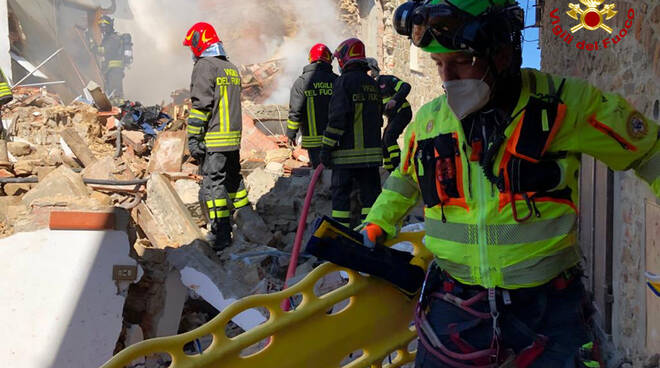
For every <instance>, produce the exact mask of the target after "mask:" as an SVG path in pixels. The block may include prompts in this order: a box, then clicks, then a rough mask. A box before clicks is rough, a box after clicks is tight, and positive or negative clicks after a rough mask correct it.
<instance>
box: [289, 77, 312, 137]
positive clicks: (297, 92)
mask: <svg viewBox="0 0 660 368" xmlns="http://www.w3.org/2000/svg"><path fill="white" fill-rule="evenodd" d="M306 102H307V100H306V97H305V91H304V90H303V79H302V78H298V79H296V82H295V83H294V84H293V87H291V96H290V98H289V120H288V122H287V131H286V135H287V137H289V138H291V139H294V138H295V137H296V134H297V133H298V129H300V123H301V122H302V119H303V114H305V103H306Z"/></svg>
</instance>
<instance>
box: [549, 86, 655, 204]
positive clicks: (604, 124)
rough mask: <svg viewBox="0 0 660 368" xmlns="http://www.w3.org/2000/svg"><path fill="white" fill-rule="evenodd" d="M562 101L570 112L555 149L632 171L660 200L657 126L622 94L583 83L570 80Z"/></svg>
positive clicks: (559, 133) (561, 128)
mask: <svg viewBox="0 0 660 368" xmlns="http://www.w3.org/2000/svg"><path fill="white" fill-rule="evenodd" d="M562 99H563V101H565V103H566V104H567V113H566V118H565V119H564V122H563V124H562V126H561V127H560V129H559V132H558V134H557V137H556V139H555V141H554V143H553V145H552V149H553V150H557V151H573V152H576V151H577V152H581V153H586V154H588V155H591V156H593V157H595V158H597V159H598V160H601V161H602V162H604V163H605V164H607V166H609V167H610V168H612V169H613V170H630V169H633V170H635V172H636V173H637V175H638V176H639V177H640V178H642V179H643V180H644V181H646V182H647V183H649V184H650V185H651V187H652V189H653V191H654V193H655V195H656V196H658V197H660V177H659V176H660V141H659V140H658V134H659V132H658V124H657V123H656V122H654V121H652V120H650V119H648V118H646V117H645V116H643V115H642V114H641V113H639V112H637V111H636V110H635V108H633V107H632V106H631V105H630V104H629V103H628V102H627V101H626V100H625V99H624V98H623V97H621V96H620V95H618V94H615V93H605V92H601V91H600V90H598V89H597V88H595V87H593V86H591V85H589V84H588V83H586V82H583V81H577V80H570V79H569V80H567V81H566V89H565V90H564V93H563V94H562ZM571 110H572V111H574V113H570V111H571Z"/></svg>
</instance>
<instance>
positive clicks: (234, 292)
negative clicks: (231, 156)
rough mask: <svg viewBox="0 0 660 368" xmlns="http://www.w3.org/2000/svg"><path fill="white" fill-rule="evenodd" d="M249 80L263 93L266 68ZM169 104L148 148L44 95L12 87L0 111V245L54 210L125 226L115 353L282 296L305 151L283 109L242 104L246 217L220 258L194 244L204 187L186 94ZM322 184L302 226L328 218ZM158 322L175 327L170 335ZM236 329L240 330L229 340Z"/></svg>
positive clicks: (240, 216) (305, 178) (96, 116)
mask: <svg viewBox="0 0 660 368" xmlns="http://www.w3.org/2000/svg"><path fill="white" fill-rule="evenodd" d="M269 65H270V67H274V65H276V64H275V63H271V64H269ZM253 71H254V77H253V80H254V81H255V83H257V82H258V83H257V84H255V85H254V86H255V87H254V88H255V89H254V91H257V90H259V89H260V88H263V86H267V85H268V84H267V83H268V75H266V77H265V79H260V78H262V77H263V75H264V74H260V73H261V71H263V69H259V68H257V69H254V70H253ZM261 91H263V90H261ZM260 93H261V92H260ZM172 98H173V102H172V103H171V104H169V105H166V106H164V107H163V108H162V112H163V113H165V114H167V115H169V117H170V118H171V119H170V120H169V121H168V123H167V124H166V126H165V127H164V129H163V131H156V132H155V134H156V135H155V136H154V137H153V138H152V137H151V136H150V135H149V134H147V133H146V132H145V131H143V130H127V129H126V126H123V125H122V124H121V123H120V122H121V121H122V119H121V111H120V110H119V109H117V108H115V109H114V110H112V111H107V112H100V111H99V110H98V109H96V108H95V107H93V106H92V105H90V104H88V103H85V102H74V103H72V104H70V105H68V106H66V105H64V104H62V102H61V101H60V99H59V98H58V97H57V96H56V95H53V94H49V93H47V92H46V91H45V90H39V89H28V88H26V89H20V90H19V91H18V93H16V94H15V99H14V101H12V102H11V103H10V104H7V105H5V107H4V108H3V110H2V119H3V125H4V128H5V129H4V133H5V134H4V137H5V139H6V140H7V141H8V143H7V151H8V162H6V163H2V162H0V179H1V180H2V181H1V182H2V193H0V194H2V196H0V237H7V236H10V235H11V234H13V233H16V232H32V231H35V230H36V229H43V228H48V227H49V217H50V214H51V213H52V212H54V211H62V210H64V211H72V210H76V211H83V213H96V212H103V213H116V214H117V215H116V216H120V217H121V218H122V219H123V220H121V221H116V222H118V223H123V224H127V225H126V227H125V229H127V231H128V234H129V240H130V243H131V245H132V252H131V253H132V257H134V258H135V259H136V260H137V261H138V263H139V265H140V266H141V267H142V269H143V270H144V276H143V277H142V278H141V279H140V280H139V281H137V282H136V283H135V284H132V285H131V286H130V288H129V290H128V294H127V300H126V304H125V307H124V325H123V329H122V334H121V337H120V339H119V341H118V344H117V348H118V349H121V348H122V347H123V346H125V345H126V344H131V343H134V342H135V341H139V340H141V339H147V338H151V337H157V336H163V335H164V334H175V333H178V332H185V331H186V330H187V328H185V327H181V326H183V325H187V326H191V327H190V328H192V326H194V325H199V324H201V323H205V322H206V321H208V320H210V319H211V318H212V317H213V316H214V315H215V314H217V313H218V310H219V309H218V308H222V307H226V305H228V304H230V303H231V302H232V301H234V300H237V299H239V298H241V297H245V296H248V295H252V294H255V293H270V292H274V291H279V290H280V289H281V288H282V286H283V280H284V276H285V274H286V268H287V266H288V260H289V256H290V251H291V249H292V246H293V239H294V237H295V232H296V227H297V223H298V216H299V215H300V210H301V206H302V203H303V201H304V197H305V193H306V190H307V185H308V183H309V178H310V173H311V168H310V167H309V166H308V162H309V158H308V155H307V153H306V151H304V150H302V149H296V150H292V149H291V148H289V147H287V140H286V137H285V136H284V135H283V134H282V133H284V129H285V127H286V119H287V116H288V111H287V109H286V107H285V106H275V105H269V106H263V105H258V104H256V103H254V102H253V101H251V100H248V101H246V103H245V105H246V106H247V107H246V109H245V110H246V111H245V112H246V113H245V115H244V118H243V120H244V129H243V142H242V152H241V153H242V165H243V169H244V170H243V174H244V176H245V178H246V185H247V187H248V191H249V199H250V202H251V203H252V205H253V208H254V210H253V209H252V208H249V209H248V210H247V211H239V212H238V213H237V214H236V215H235V216H234V219H233V221H234V242H233V244H232V246H231V247H230V248H228V249H226V250H225V251H224V252H223V253H221V254H220V255H219V256H217V255H216V254H214V253H213V252H212V251H211V250H210V248H209V246H208V245H207V244H206V243H205V242H204V241H203V239H204V238H205V235H206V229H205V227H206V223H207V218H206V214H205V211H206V209H204V208H202V206H201V205H200V201H199V189H200V182H201V179H202V178H201V177H200V176H199V175H198V171H199V170H198V166H197V162H195V161H194V160H193V159H192V158H191V157H190V155H189V153H188V152H187V144H186V133H185V121H186V119H187V114H188V111H189V110H190V99H189V97H188V95H187V93H186V91H175V92H174V93H173V94H172ZM282 124H284V125H283V127H282ZM0 160H1V159H0ZM127 183H130V185H126V184H127ZM329 185H330V177H329V176H328V175H326V176H325V177H324V178H323V180H322V181H321V184H319V186H318V190H317V193H318V197H317V198H318V200H316V201H315V203H314V206H313V207H312V211H311V213H310V217H309V222H311V221H312V220H313V219H315V218H317V217H320V216H322V215H325V214H328V213H330V212H331V209H330V202H329V198H330V193H329ZM71 221H76V219H72V220H71ZM245 229H249V231H246V230H245ZM302 259H303V261H304V262H306V263H305V264H304V265H301V267H300V272H299V273H298V277H302V276H304V274H306V272H309V271H311V269H312V268H313V265H314V264H316V262H317V261H316V260H315V259H311V258H305V257H303V258H302ZM183 260H185V261H183ZM191 265H194V268H195V270H196V271H198V272H199V275H202V274H203V275H207V276H208V277H210V278H211V280H212V282H213V283H214V284H215V285H216V286H217V289H218V293H219V295H221V298H220V299H217V298H216V297H214V296H209V295H202V294H203V293H202V292H201V291H199V290H198V291H195V288H196V286H195V285H197V283H198V280H197V279H195V277H198V276H199V275H197V276H190V275H188V276H186V272H190V268H191V267H192V266H191ZM186 277H193V281H190V280H187V279H186ZM173 285H174V286H173ZM173 290H174V291H173ZM173 293H174V294H173ZM179 294H180V297H177V298H178V299H177V298H175V299H176V300H177V301H176V302H174V301H172V300H173V299H172V298H173V297H172V295H179ZM168 295H169V296H168ZM172 303H174V304H176V305H177V307H176V308H172V305H173V304H172ZM177 303H178V304H177ZM179 304H180V305H179ZM179 309H180V310H179ZM209 311H215V312H211V313H209ZM255 318H256V317H255ZM166 319H167V320H174V322H171V321H170V322H171V323H169V325H170V326H169V327H167V325H168V323H165V322H164V321H165V320H166ZM180 321H181V326H180V323H179V322H180ZM237 323H238V322H237ZM243 327H245V326H243ZM243 327H241V323H238V324H236V325H235V326H233V327H232V329H233V332H231V333H232V334H234V335H237V334H239V333H241V332H242V331H243V330H244V328H243ZM147 360H149V359H147ZM159 362H160V363H162V365H163V366H166V363H167V362H163V357H152V359H151V365H149V366H153V367H158V366H159V364H160V363H159Z"/></svg>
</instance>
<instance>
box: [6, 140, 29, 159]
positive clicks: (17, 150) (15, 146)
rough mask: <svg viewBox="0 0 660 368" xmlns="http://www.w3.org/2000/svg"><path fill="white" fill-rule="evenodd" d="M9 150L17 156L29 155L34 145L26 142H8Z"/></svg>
mask: <svg viewBox="0 0 660 368" xmlns="http://www.w3.org/2000/svg"><path fill="white" fill-rule="evenodd" d="M7 150H8V151H9V152H10V153H11V154H12V155H14V156H16V157H21V156H27V155H29V154H30V153H32V147H31V146H30V144H29V143H26V142H7Z"/></svg>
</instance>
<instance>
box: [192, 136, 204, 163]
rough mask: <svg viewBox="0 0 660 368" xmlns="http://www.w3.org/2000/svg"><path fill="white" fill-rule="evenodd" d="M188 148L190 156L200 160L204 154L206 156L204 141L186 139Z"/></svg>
mask: <svg viewBox="0 0 660 368" xmlns="http://www.w3.org/2000/svg"><path fill="white" fill-rule="evenodd" d="M188 150H189V151H190V156H192V157H193V158H194V159H195V160H197V161H202V160H203V159H204V156H206V143H204V142H200V141H198V140H193V139H191V140H188Z"/></svg>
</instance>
